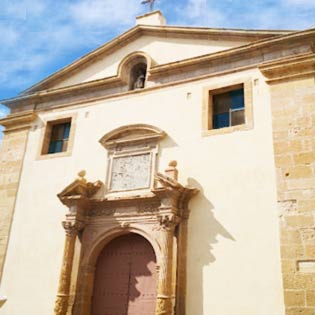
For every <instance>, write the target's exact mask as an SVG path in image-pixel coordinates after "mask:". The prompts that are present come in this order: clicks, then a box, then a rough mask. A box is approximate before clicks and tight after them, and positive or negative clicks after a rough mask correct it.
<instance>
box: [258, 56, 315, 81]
mask: <svg viewBox="0 0 315 315" xmlns="http://www.w3.org/2000/svg"><path fill="white" fill-rule="evenodd" d="M259 70H260V71H261V72H262V74H263V75H264V76H265V77H266V78H267V82H268V83H275V82H279V81H282V80H287V79H290V78H298V77H301V76H305V75H314V74H315V53H309V54H305V55H302V56H294V57H289V58H283V59H281V60H276V61H272V62H268V63H265V64H262V65H261V66H259Z"/></svg>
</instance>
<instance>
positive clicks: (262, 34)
mask: <svg viewBox="0 0 315 315" xmlns="http://www.w3.org/2000/svg"><path fill="white" fill-rule="evenodd" d="M291 32H292V31H283V30H282V31H279V30H258V31H257V30H243V29H223V28H221V29H220V28H217V29H214V28H202V27H180V26H152V25H136V26H135V27H133V28H131V29H129V30H128V31H126V32H125V33H123V34H121V35H120V36H118V37H116V38H114V39H113V40H111V41H109V42H107V43H106V44H104V45H102V46H101V47H99V48H97V49H95V50H94V51H92V52H90V53H88V54H87V55H85V56H83V57H81V58H80V59H78V60H76V61H74V62H73V63H71V64H70V65H68V66H66V67H64V68H62V69H61V70H59V71H57V72H55V73H54V74H52V75H50V76H48V77H47V78H46V79H44V80H42V81H40V82H39V83H37V84H35V85H33V86H32V87H30V88H29V89H27V90H25V91H24V92H23V94H28V93H31V92H35V91H38V90H39V89H45V88H46V87H47V86H48V85H49V84H52V83H54V82H57V81H59V80H60V79H62V78H64V76H66V74H68V73H71V74H73V73H75V72H76V70H77V69H78V68H80V69H81V67H82V66H85V65H86V64H88V63H89V62H91V61H93V60H95V58H97V57H99V56H100V55H101V54H104V55H106V54H109V53H111V52H113V51H115V50H116V49H118V48H120V47H121V46H125V45H126V44H127V43H128V42H130V41H131V40H134V39H136V38H139V37H140V36H142V35H153V36H158V37H163V36H171V35H172V36H174V37H177V36H179V37H186V38H206V39H211V38H213V39H218V38H220V39H229V40H244V39H247V40H252V41H253V40H255V41H257V40H260V39H263V38H270V37H274V36H279V35H285V34H288V33H291Z"/></svg>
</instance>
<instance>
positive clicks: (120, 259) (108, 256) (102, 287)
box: [92, 234, 157, 315]
mask: <svg viewBox="0 0 315 315" xmlns="http://www.w3.org/2000/svg"><path fill="white" fill-rule="evenodd" d="M156 283H157V282H156V257H155V254H154V251H153V248H152V246H151V244H150V243H149V242H148V241H147V240H146V239H144V238H143V237H142V236H139V235H137V234H128V235H124V236H120V237H118V238H116V239H114V240H113V241H111V242H110V243H109V244H108V245H107V246H105V248H104V249H103V251H102V252H101V254H100V256H99V258H98V261H97V265H96V271H95V280H94V292H93V298H92V315H142V314H143V315H154V312H155V303H156V286H157V284H156Z"/></svg>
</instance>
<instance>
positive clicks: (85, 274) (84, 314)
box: [73, 265, 95, 315]
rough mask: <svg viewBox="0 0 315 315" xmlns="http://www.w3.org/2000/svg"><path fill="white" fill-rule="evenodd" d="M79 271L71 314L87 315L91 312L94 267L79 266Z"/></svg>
mask: <svg viewBox="0 0 315 315" xmlns="http://www.w3.org/2000/svg"><path fill="white" fill-rule="evenodd" d="M79 272H80V277H79V279H78V289H77V292H76V298H75V303H74V310H73V315H89V314H90V313H91V296H92V293H93V284H94V274H95V267H94V266H91V265H85V266H81V267H80V271H79Z"/></svg>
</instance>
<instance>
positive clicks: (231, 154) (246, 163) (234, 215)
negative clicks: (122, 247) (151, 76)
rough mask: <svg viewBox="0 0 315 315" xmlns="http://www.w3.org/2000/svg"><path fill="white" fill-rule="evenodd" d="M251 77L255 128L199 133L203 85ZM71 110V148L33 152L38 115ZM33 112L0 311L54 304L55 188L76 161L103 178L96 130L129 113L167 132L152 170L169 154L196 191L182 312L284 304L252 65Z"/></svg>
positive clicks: (267, 128)
mask: <svg viewBox="0 0 315 315" xmlns="http://www.w3.org/2000/svg"><path fill="white" fill-rule="evenodd" d="M145 40H147V39H145ZM128 49H129V48H128ZM198 49H200V47H199V48H198ZM199 51H200V50H199ZM249 78H250V80H252V82H255V84H253V112H254V128H253V129H251V130H247V131H246V130H243V131H238V132H232V133H227V134H216V135H212V136H211V135H210V136H206V137H202V136H201V134H202V101H203V89H204V87H206V86H209V87H210V86H211V85H212V84H213V85H218V84H221V83H222V84H227V85H228V84H229V82H232V81H235V80H243V79H244V80H245V79H246V80H248V79H249ZM73 114H77V119H76V130H75V139H74V143H73V151H72V155H71V156H67V157H59V158H57V157H56V158H49V159H41V160H38V159H36V157H37V153H38V149H39V146H40V138H41V132H42V130H41V128H43V123H42V120H47V119H51V120H53V119H55V118H56V117H58V116H60V115H73ZM39 117H40V118H39V119H38V121H37V122H36V126H37V127H36V128H33V130H32V131H31V132H30V135H29V141H28V145H27V152H26V156H25V160H24V168H23V172H22V176H21V187H22V188H21V189H20V191H19V194H18V199H17V203H16V211H15V218H14V223H13V226H12V235H11V240H10V245H9V249H8V254H7V260H6V264H5V270H4V277H3V281H2V285H1V292H2V294H5V295H6V296H7V297H8V301H7V302H6V304H5V305H4V306H3V308H2V309H1V312H2V313H1V314H3V315H20V314H32V315H42V314H52V313H53V305H54V301H55V295H56V292H57V284H58V277H59V271H60V265H61V260H62V252H63V243H64V231H63V228H62V227H61V220H62V219H63V218H64V214H65V213H66V208H65V207H64V206H63V205H62V204H61V203H60V202H59V200H58V199H57V197H56V194H57V193H59V192H60V191H61V190H62V189H63V188H64V187H65V186H66V185H68V184H69V183H70V182H71V181H73V179H74V178H75V177H76V174H77V172H78V171H79V170H81V169H85V170H86V171H87V178H88V180H91V181H94V180H102V181H104V180H105V177H106V167H107V152H106V150H105V149H104V148H103V147H102V146H101V145H100V144H99V142H98V140H99V139H100V138H101V137H102V136H103V135H104V134H105V133H107V132H109V131H111V130H112V129H115V128H117V127H119V126H122V125H127V124H135V123H146V124H151V125H154V126H157V127H159V128H161V129H163V130H164V131H165V132H166V133H167V134H168V137H167V138H166V139H165V140H163V141H162V142H161V147H160V154H159V170H162V171H163V170H164V169H165V168H166V166H167V164H168V162H169V161H170V160H174V159H175V160H177V161H178V168H179V171H180V181H181V182H182V183H183V184H186V183H189V184H190V185H192V186H196V187H197V188H199V189H201V191H202V192H201V193H200V194H199V195H198V196H197V197H196V198H195V199H193V201H192V202H191V217H190V220H189V235H188V275H187V277H188V288H187V315H209V314H213V315H230V314H237V315H266V314H272V315H273V314H275V315H283V314H284V307H283V305H284V303H283V297H282V294H283V293H282V284H281V270H280V252H279V241H278V238H279V235H278V218H277V211H276V187H275V174H274V169H275V168H274V161H273V145H272V132H271V114H270V104H269V94H268V88H267V86H266V85H265V83H264V82H263V79H262V77H260V75H259V74H258V72H255V71H252V72H249V71H248V72H244V73H239V74H231V75H229V76H225V77H220V78H213V79H208V80H204V81H199V82H193V83H189V84H185V85H180V86H173V87H167V88H164V89H159V90H155V91H151V92H148V93H147V92H143V93H135V94H134V95H129V96H127V97H122V98H115V99H112V100H110V99H108V100H104V101H100V102H98V103H95V104H93V105H91V106H85V107H78V108H73V109H67V110H63V111H61V110H60V111H54V112H43V113H39Z"/></svg>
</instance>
